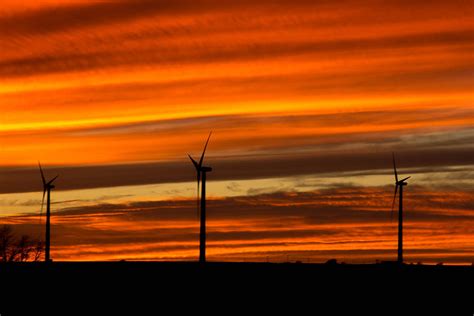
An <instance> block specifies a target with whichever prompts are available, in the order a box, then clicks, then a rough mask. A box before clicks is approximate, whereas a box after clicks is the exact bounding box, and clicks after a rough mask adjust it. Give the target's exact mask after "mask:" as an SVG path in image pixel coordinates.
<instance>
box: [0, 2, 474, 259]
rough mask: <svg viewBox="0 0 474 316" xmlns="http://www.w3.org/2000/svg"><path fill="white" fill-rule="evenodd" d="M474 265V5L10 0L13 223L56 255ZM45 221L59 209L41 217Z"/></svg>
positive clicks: (7, 108)
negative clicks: (204, 219)
mask: <svg viewBox="0 0 474 316" xmlns="http://www.w3.org/2000/svg"><path fill="white" fill-rule="evenodd" d="M211 130H212V131H213V135H212V138H211V141H210V143H209V147H208V157H207V159H206V164H207V165H210V166H212V167H213V171H212V173H210V174H209V175H208V195H209V198H208V225H207V226H208V250H207V252H208V259H209V260H215V261H217V260H220V261H275V262H281V261H287V260H291V261H295V260H300V261H305V262H306V261H307V262H324V261H326V260H328V259H331V258H336V259H338V260H340V261H345V262H350V263H358V262H364V263H371V262H375V260H395V259H396V247H397V226H396V225H397V222H396V220H395V218H396V215H397V214H396V213H395V216H394V220H393V221H392V220H391V215H390V209H391V204H392V199H393V190H394V177H393V170H392V164H391V163H392V161H391V155H392V152H395V153H396V157H397V163H398V167H399V173H400V174H401V175H404V176H412V178H411V179H410V180H409V181H408V186H407V187H406V188H405V191H404V193H405V195H404V198H405V199H404V208H405V210H406V212H405V259H406V261H407V262H426V263H436V262H445V263H453V264H455V263H471V262H474V2H473V1H472V0H471V1H462V0H452V1H445V0H443V1H440V0H433V1H416V0H412V1H406V0H397V1H395V0H393V1H392V0H388V1H375V0H374V1H369V0H360V1H355V0H347V1H345V0H341V1H319V0H312V1H309V0H292V1H283V0H272V1H270V0H262V1H248V0H242V1H218V0H202V1H201V0H173V1H164V0H115V1H114V0H109V1H93V0H88V1H86V0H69V1H66V0H39V1H33V0H26V1H16V0H15V1H14V0H2V5H1V6H0V224H11V225H14V229H15V231H16V232H17V233H18V234H21V233H28V234H30V235H32V236H43V235H44V228H43V226H44V225H40V218H39V213H40V205H41V198H42V185H41V178H40V174H39V171H38V161H41V163H42V165H43V167H44V169H45V172H46V174H47V177H53V176H55V175H56V174H59V175H60V177H59V179H58V180H57V181H56V186H57V188H56V190H55V191H54V192H53V193H52V201H53V204H52V210H53V215H52V225H53V226H52V250H51V255H52V258H53V259H54V260H120V259H127V260H196V259H197V258H198V225H199V221H198V218H197V212H196V200H195V199H196V184H195V182H194V181H195V173H194V169H193V166H192V164H191V163H190V161H189V159H188V157H187V154H188V153H190V154H192V155H193V156H199V155H200V152H201V151H202V147H203V145H204V142H205V140H206V137H207V135H208V133H209V131H211ZM41 220H42V223H43V224H44V216H43V218H42V219H41Z"/></svg>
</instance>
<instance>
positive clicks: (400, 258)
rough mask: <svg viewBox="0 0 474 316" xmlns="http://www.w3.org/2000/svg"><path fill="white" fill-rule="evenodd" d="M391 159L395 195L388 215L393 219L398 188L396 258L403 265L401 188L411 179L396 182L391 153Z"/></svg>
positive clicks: (395, 171) (395, 169)
mask: <svg viewBox="0 0 474 316" xmlns="http://www.w3.org/2000/svg"><path fill="white" fill-rule="evenodd" d="M392 158H393V172H394V174H395V194H394V195H393V201H392V211H391V213H390V215H391V217H392V218H393V207H394V206H395V199H396V198H397V190H398V188H400V192H399V194H398V197H399V200H398V256H397V262H398V263H399V264H402V263H403V187H404V186H405V185H407V183H406V180H408V179H410V178H411V177H406V178H404V179H402V180H398V173H397V166H396V164H395V154H394V153H392Z"/></svg>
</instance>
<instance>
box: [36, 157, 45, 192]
mask: <svg viewBox="0 0 474 316" xmlns="http://www.w3.org/2000/svg"><path fill="white" fill-rule="evenodd" d="M38 166H39V168H40V172H41V180H43V186H44V185H46V180H45V178H44V173H43V168H41V163H40V162H39V161H38Z"/></svg>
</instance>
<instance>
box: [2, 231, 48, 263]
mask: <svg viewBox="0 0 474 316" xmlns="http://www.w3.org/2000/svg"><path fill="white" fill-rule="evenodd" d="M42 253H43V243H42V242H41V241H39V240H34V239H31V238H30V237H29V236H28V235H22V236H21V237H20V238H19V239H17V238H15V235H14V233H13V230H12V228H11V226H9V225H3V226H2V228H0V256H1V261H2V262H25V261H39V260H40V258H41V254H42ZM30 259H31V260H30Z"/></svg>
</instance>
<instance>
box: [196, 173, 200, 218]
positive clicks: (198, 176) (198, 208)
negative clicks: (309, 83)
mask: <svg viewBox="0 0 474 316" xmlns="http://www.w3.org/2000/svg"><path fill="white" fill-rule="evenodd" d="M200 183H201V171H200V170H198V172H197V194H196V202H197V203H196V206H197V208H196V215H197V218H198V220H199V217H200V216H199V215H201V213H200V205H199V202H200V199H199V185H200Z"/></svg>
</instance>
